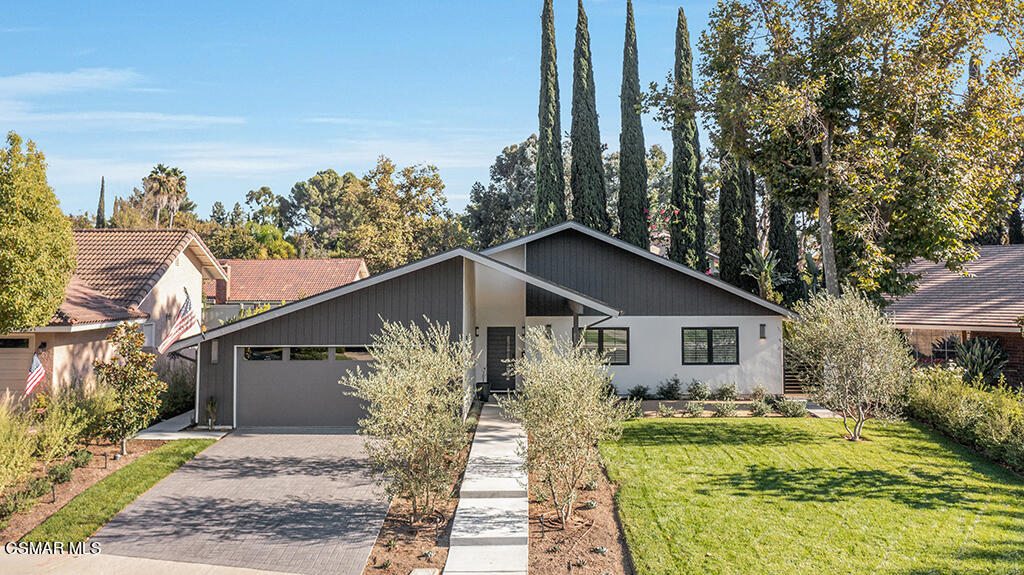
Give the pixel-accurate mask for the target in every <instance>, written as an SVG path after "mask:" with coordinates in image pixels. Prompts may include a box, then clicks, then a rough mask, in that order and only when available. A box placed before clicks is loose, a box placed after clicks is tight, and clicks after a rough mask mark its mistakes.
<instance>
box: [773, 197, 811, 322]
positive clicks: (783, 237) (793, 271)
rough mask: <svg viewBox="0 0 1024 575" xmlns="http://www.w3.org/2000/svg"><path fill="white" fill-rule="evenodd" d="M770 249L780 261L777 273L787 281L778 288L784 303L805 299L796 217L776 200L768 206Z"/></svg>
mask: <svg viewBox="0 0 1024 575" xmlns="http://www.w3.org/2000/svg"><path fill="white" fill-rule="evenodd" d="M768 249H770V250H772V251H773V252H775V257H776V259H777V261H778V264H777V265H776V267H775V271H777V272H778V274H779V276H780V277H781V278H783V279H785V280H786V281H784V282H783V283H782V284H781V285H778V286H776V288H777V289H778V291H779V292H781V293H782V297H783V303H785V304H787V305H789V304H792V303H793V302H795V301H797V300H799V299H800V298H801V297H803V290H802V289H801V287H802V286H803V282H802V281H800V271H799V269H798V268H797V263H798V261H799V260H800V245H799V242H798V240H797V237H796V215H795V214H792V213H790V212H789V210H788V209H786V206H785V205H783V204H782V202H779V201H776V200H771V202H769V204H768Z"/></svg>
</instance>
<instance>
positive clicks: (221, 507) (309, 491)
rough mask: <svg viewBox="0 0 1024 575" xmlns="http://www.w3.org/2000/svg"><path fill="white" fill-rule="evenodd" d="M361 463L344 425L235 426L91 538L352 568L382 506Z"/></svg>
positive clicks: (161, 551) (368, 545)
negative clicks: (338, 427)
mask: <svg viewBox="0 0 1024 575" xmlns="http://www.w3.org/2000/svg"><path fill="white" fill-rule="evenodd" d="M367 465H368V464H367V461H366V459H365V456H364V455H363V451H362V437H360V436H358V435H355V434H354V433H352V432H350V431H344V430H323V429H288V430H265V429H252V430H239V431H236V432H235V433H233V434H231V435H229V436H228V437H226V438H224V439H222V440H221V441H219V442H217V443H216V444H214V445H212V446H210V447H209V448H207V449H206V450H205V451H203V452H202V453H200V454H199V455H198V456H196V458H195V459H193V460H192V461H190V462H188V463H187V464H185V465H183V466H182V467H181V468H180V469H178V470H177V471H175V472H174V473H172V474H171V475H170V476H168V477H167V478H166V479H164V480H163V481H161V482H160V483H158V484H157V485H156V486H155V487H153V488H152V489H150V490H149V491H148V492H146V493H145V494H143V495H142V496H141V497H139V499H137V500H136V501H135V502H134V503H132V504H131V505H129V506H128V507H127V508H125V509H124V511H122V512H121V513H120V514H118V515H117V517H115V518H114V519H113V520H111V521H110V523H108V524H107V525H106V526H104V527H103V529H101V530H100V531H99V532H98V533H97V534H96V535H95V536H94V537H93V539H92V540H93V541H99V542H100V543H101V544H102V550H103V554H113V555H126V556H131V557H146V558H151V559H166V560H172V561H188V562H192V563H208V564H213V565H230V566H236V567H248V568H253V569H265V570H270V571H282V572H288V573H310V574H320V573H338V574H343V575H349V574H352V575H358V574H359V573H362V570H363V567H364V565H365V564H366V559H367V557H368V556H369V553H370V550H371V549H372V548H373V543H374V540H375V539H376V537H377V532H378V531H379V530H380V527H381V524H382V523H383V521H384V516H385V515H386V514H387V508H388V505H387V503H386V502H385V501H384V499H383V498H382V497H380V495H379V493H380V489H379V488H378V487H377V486H376V485H375V482H374V478H373V477H371V476H370V475H369V473H368V471H367Z"/></svg>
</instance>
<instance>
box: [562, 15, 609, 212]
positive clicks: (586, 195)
mask: <svg viewBox="0 0 1024 575" xmlns="http://www.w3.org/2000/svg"><path fill="white" fill-rule="evenodd" d="M570 138H571V141H572V165H571V166H570V174H569V185H570V187H571V188H572V217H573V219H575V220H576V221H578V222H579V223H581V224H583V225H585V226H590V227H592V228H594V229H597V230H600V231H602V232H607V231H608V230H610V229H611V227H612V222H611V218H609V217H608V199H607V197H606V192H605V182H604V162H603V161H602V158H601V132H600V130H599V129H598V125H597V101H596V97H595V95H594V65H593V63H592V62H591V60H590V32H588V31H587V13H586V12H585V11H584V10H583V0H579V4H578V8H577V18H576V50H575V52H574V53H573V72H572V129H571V131H570Z"/></svg>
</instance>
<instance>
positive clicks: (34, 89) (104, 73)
mask: <svg viewBox="0 0 1024 575" xmlns="http://www.w3.org/2000/svg"><path fill="white" fill-rule="evenodd" d="M142 79H143V77H142V75H141V74H138V73H137V72H135V71H134V70H131V69H129V68H79V69H77V70H74V71H71V72H28V73H25V74H15V75H12V76H0V94H3V95H4V97H6V98H19V97H23V96H39V95H47V94H60V93H65V92H81V91H90V90H113V89H117V88H123V87H125V86H131V85H134V84H138V83H139V82H141V81H142Z"/></svg>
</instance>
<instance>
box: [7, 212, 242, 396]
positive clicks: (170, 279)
mask: <svg viewBox="0 0 1024 575" xmlns="http://www.w3.org/2000/svg"><path fill="white" fill-rule="evenodd" d="M74 239H75V244H76V248H77V251H76V259H77V262H78V265H77V268H76V270H75V274H74V276H73V277H72V278H71V281H70V283H69V285H68V287H67V291H66V295H65V299H64V303H63V304H61V306H60V309H59V310H58V311H57V313H56V314H54V316H53V319H52V320H51V321H50V323H49V325H46V326H44V327H40V328H37V329H34V330H32V331H29V332H22V333H13V334H9V335H5V336H0V393H3V390H5V389H6V390H10V391H11V392H12V393H14V394H16V395H18V394H21V393H22V392H23V391H24V389H25V379H26V378H27V375H28V370H29V366H30V364H31V361H32V353H33V352H36V351H37V350H38V353H39V359H40V361H42V363H43V365H44V366H45V367H46V379H45V380H44V382H43V384H44V385H43V386H42V389H48V388H49V389H52V387H53V386H62V385H66V384H67V383H69V382H73V381H76V380H79V379H86V378H88V377H89V376H90V375H91V373H92V362H93V360H96V359H108V358H109V357H110V356H111V354H112V351H113V350H112V349H111V346H110V345H109V344H108V343H107V341H106V337H107V336H108V335H109V334H110V332H111V330H112V329H113V328H114V327H115V326H116V325H117V324H118V323H120V322H122V321H128V322H133V323H137V324H140V325H141V326H142V331H143V333H144V334H145V336H146V346H147V348H148V349H147V351H149V352H151V353H156V350H155V349H154V348H155V347H156V346H157V345H159V344H160V341H161V340H162V339H163V337H164V336H165V335H167V332H168V331H169V329H170V326H171V324H172V323H173V321H174V316H175V314H177V313H178V309H179V308H180V307H181V305H182V303H184V301H185V290H188V293H189V294H191V298H192V304H193V305H194V306H196V307H197V308H198V307H199V306H201V305H202V289H203V280H204V279H206V278H210V279H223V278H224V272H223V271H222V270H221V268H220V266H219V265H217V260H216V259H215V258H214V257H213V255H212V254H211V253H210V251H209V249H207V247H206V245H205V244H203V241H202V240H201V239H199V236H197V235H196V234H195V232H192V231H190V230H180V229H178V230H121V229H100V230H75V232H74ZM198 332H199V328H198V327H194V328H192V329H191V330H189V331H188V332H187V333H186V334H185V336H186V337H187V336H189V335H194V334H196V333H198ZM159 361H161V362H167V361H169V360H168V359H167V358H166V357H161V358H160V359H159Z"/></svg>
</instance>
